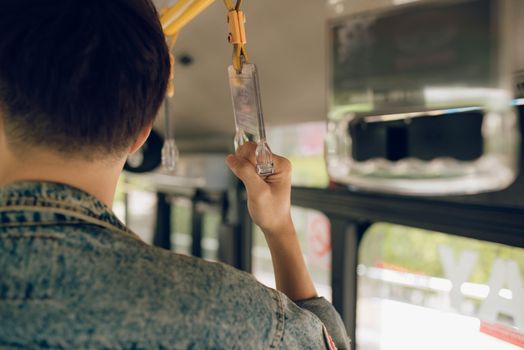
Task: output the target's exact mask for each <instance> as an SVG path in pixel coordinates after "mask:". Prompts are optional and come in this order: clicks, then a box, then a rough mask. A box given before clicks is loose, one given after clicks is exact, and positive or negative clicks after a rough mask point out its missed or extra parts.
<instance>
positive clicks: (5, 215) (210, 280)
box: [0, 182, 349, 349]
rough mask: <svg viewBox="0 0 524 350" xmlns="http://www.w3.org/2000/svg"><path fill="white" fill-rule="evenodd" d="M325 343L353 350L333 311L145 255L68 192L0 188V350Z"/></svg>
mask: <svg viewBox="0 0 524 350" xmlns="http://www.w3.org/2000/svg"><path fill="white" fill-rule="evenodd" d="M326 329H327V331H326ZM327 334H330V335H331V338H332V339H333V341H334V343H335V344H336V346H337V347H338V348H349V340H348V338H347V335H346V332H345V329H344V325H343V323H342V321H341V319H340V317H339V315H338V314H337V312H336V311H335V310H334V308H333V307H332V306H331V304H330V303H329V302H327V301H326V300H325V299H322V298H317V299H312V300H307V301H304V302H298V303H293V302H292V301H290V300H289V299H288V298H287V297H286V296H285V295H283V294H282V293H280V292H278V291H275V290H273V289H270V288H267V287H265V286H263V285H261V284H260V283H258V282H257V281H256V280H255V279H254V278H253V277H252V276H251V275H250V274H248V273H244V272H241V271H238V270H236V269H234V268H232V267H230V266H227V265H225V264H221V263H211V262H206V261H203V260H201V259H196V258H192V257H187V256H182V255H176V254H174V253H172V252H169V251H167V250H162V249H159V248H155V247H152V246H149V245H147V244H145V243H144V242H142V241H141V240H140V239H139V238H138V236H137V235H135V234H134V233H133V232H131V231H130V230H129V229H128V228H126V227H125V226H124V225H123V224H122V223H121V222H120V221H119V220H118V219H117V218H116V216H115V215H114V214H113V213H112V212H111V210H110V209H109V208H107V207H106V206H105V205H104V204H102V203H101V202H100V201H98V200H97V199H96V198H94V197H92V196H91V195H89V194H87V193H85V192H83V191H80V190H78V189H75V188H72V187H69V186H67V185H62V184H55V183H39V182H25V183H17V184H14V185H10V186H7V187H4V188H0V349H326V348H330V347H329V336H327Z"/></svg>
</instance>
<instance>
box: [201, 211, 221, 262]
mask: <svg viewBox="0 0 524 350" xmlns="http://www.w3.org/2000/svg"><path fill="white" fill-rule="evenodd" d="M204 210H205V211H204V218H203V223H202V226H203V227H202V257H203V258H204V259H207V260H211V261H217V260H218V231H219V227H220V224H221V219H222V218H221V216H220V211H219V208H215V207H211V206H209V207H205V208H204Z"/></svg>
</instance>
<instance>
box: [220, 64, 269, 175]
mask: <svg viewBox="0 0 524 350" xmlns="http://www.w3.org/2000/svg"><path fill="white" fill-rule="evenodd" d="M228 75H229V87H230V89H231V99H232V102H233V112H234V116H235V140H234V141H235V150H236V149H237V148H238V147H239V146H241V145H242V144H244V143H245V142H247V141H253V142H255V143H256V144H257V148H256V162H257V165H256V168H257V173H258V175H260V176H269V175H271V174H273V173H274V165H273V156H272V153H271V149H270V148H269V145H268V143H267V140H266V129H265V124H264V113H263V111H262V101H261V97H260V85H259V82H258V74H257V69H256V66H255V65H254V64H252V63H244V64H243V66H242V72H240V73H239V72H237V70H236V69H235V68H234V67H233V66H229V67H228Z"/></svg>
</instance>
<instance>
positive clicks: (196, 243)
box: [191, 191, 203, 258]
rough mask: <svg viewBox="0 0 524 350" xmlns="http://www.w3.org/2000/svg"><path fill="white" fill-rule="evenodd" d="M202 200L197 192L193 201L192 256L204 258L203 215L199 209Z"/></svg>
mask: <svg viewBox="0 0 524 350" xmlns="http://www.w3.org/2000/svg"><path fill="white" fill-rule="evenodd" d="M200 199H201V193H200V191H196V192H195V194H194V196H193V198H192V199H191V237H192V243H191V254H192V255H193V256H196V257H199V258H201V257H202V221H203V214H202V212H201V211H200V209H199V207H198V203H199V202H200Z"/></svg>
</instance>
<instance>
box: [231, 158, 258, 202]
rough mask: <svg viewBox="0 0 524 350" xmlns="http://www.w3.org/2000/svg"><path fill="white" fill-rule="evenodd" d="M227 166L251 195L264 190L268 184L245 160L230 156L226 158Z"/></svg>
mask: <svg viewBox="0 0 524 350" xmlns="http://www.w3.org/2000/svg"><path fill="white" fill-rule="evenodd" d="M226 164H227V166H228V167H229V169H231V171H232V172H233V174H235V175H236V176H237V177H238V178H239V179H240V180H241V181H242V182H243V183H244V185H245V186H246V189H247V190H248V191H249V192H251V193H256V192H258V191H261V190H263V189H264V187H265V186H267V184H266V183H265V182H264V180H262V179H261V178H260V176H258V174H257V172H256V170H255V167H254V165H253V164H251V163H250V162H249V161H247V160H246V159H244V158H240V157H238V156H236V155H232V154H230V155H229V156H227V158H226Z"/></svg>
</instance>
